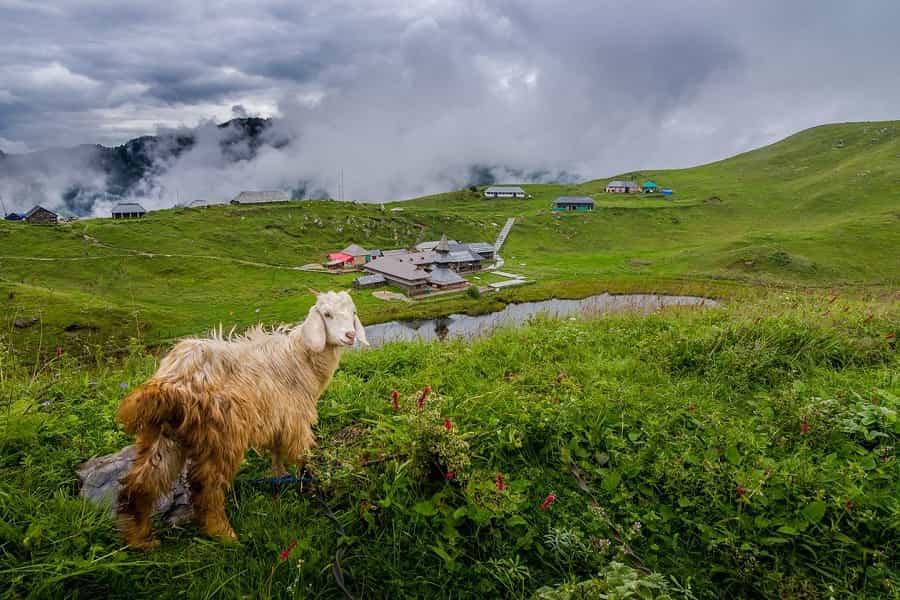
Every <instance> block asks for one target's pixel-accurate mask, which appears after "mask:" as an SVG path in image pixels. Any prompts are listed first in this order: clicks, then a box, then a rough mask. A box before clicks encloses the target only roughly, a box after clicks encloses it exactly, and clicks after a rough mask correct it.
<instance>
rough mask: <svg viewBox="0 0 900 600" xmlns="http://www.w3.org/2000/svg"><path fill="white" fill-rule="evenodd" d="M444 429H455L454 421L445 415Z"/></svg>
mask: <svg viewBox="0 0 900 600" xmlns="http://www.w3.org/2000/svg"><path fill="white" fill-rule="evenodd" d="M444 429H446V430H447V431H452V430H453V421H451V420H450V419H449V418H447V417H444Z"/></svg>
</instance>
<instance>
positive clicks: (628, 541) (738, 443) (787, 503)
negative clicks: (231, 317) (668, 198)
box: [0, 296, 900, 598]
mask: <svg viewBox="0 0 900 600" xmlns="http://www.w3.org/2000/svg"><path fill="white" fill-rule="evenodd" d="M898 329H900V311H898V309H897V307H896V306H895V305H893V306H892V305H889V304H868V305H867V304H862V303H856V302H845V301H844V300H842V299H836V300H833V301H831V302H829V299H828V298H821V299H816V298H812V299H811V298H807V297H802V298H801V297H790V296H789V297H783V296H777V297H770V298H769V299H768V300H764V301H757V302H755V303H752V304H749V305H747V306H734V305H732V306H722V307H718V308H710V309H674V308H673V309H665V310H662V311H658V312H656V313H654V314H651V315H649V316H640V315H637V314H625V315H617V316H607V317H602V318H597V319H592V320H588V321H584V322H581V321H578V322H575V321H568V320H567V321H552V320H543V319H538V320H536V321H535V322H533V323H531V324H530V325H528V326H525V327H523V328H521V329H518V330H506V331H502V332H500V333H498V334H496V335H493V336H491V337H487V338H484V339H480V340H476V341H474V342H471V343H465V342H460V341H453V342H448V343H439V344H420V343H413V344H391V345H389V346H387V347H385V348H382V349H378V350H374V351H366V352H358V353H351V354H348V355H346V357H345V360H344V361H343V364H342V367H341V369H340V370H339V371H338V374H337V375H336V377H335V379H334V382H333V384H332V385H331V387H330V388H329V390H328V392H327V393H326V395H325V396H324V397H323V399H322V401H321V403H320V417H321V420H320V425H319V427H318V430H317V436H318V440H319V442H320V447H319V448H318V449H317V450H316V453H315V455H314V457H313V459H312V461H311V468H312V470H313V472H314V474H315V476H316V479H317V483H316V486H317V487H318V489H319V490H320V492H321V493H322V494H323V496H324V498H325V499H326V502H327V503H328V505H329V506H330V507H331V509H332V510H334V512H335V514H336V516H337V518H338V520H339V521H340V523H341V525H342V527H343V529H344V530H345V535H344V536H337V535H336V534H335V528H334V525H333V523H332V522H330V521H329V520H328V519H327V518H326V516H325V514H324V512H323V509H322V508H321V506H320V505H319V504H318V503H317V501H316V500H315V499H314V497H313V496H312V495H311V490H310V489H303V490H301V489H297V488H289V489H283V490H281V491H280V492H278V493H275V494H273V492H272V490H271V489H270V488H269V487H268V486H265V485H263V486H260V485H258V484H257V483H255V481H256V480H257V479H258V478H261V477H264V476H265V475H266V467H267V465H266V461H265V460H263V459H262V458H260V457H258V456H256V455H255V454H253V453H251V454H249V455H248V457H247V460H246V463H245V465H244V467H243V469H242V471H241V473H240V474H239V476H238V479H237V481H236V483H235V486H234V488H233V490H232V491H231V493H230V494H229V497H228V511H229V514H230V516H231V518H232V521H233V523H234V525H235V528H236V529H237V531H238V532H239V533H240V534H241V536H242V537H241V541H240V544H239V545H237V546H222V545H218V544H216V543H214V542H211V541H209V540H205V539H203V538H200V537H197V535H198V534H197V531H196V530H195V529H194V528H193V527H186V528H184V529H177V530H173V529H169V530H165V529H160V533H161V537H162V540H163V544H162V547H161V549H160V550H158V551H156V552H154V553H152V554H148V555H141V554H135V553H132V552H129V551H127V550H125V549H124V548H122V547H121V541H120V539H119V537H118V535H117V534H116V532H115V531H114V529H113V526H112V524H111V523H110V522H109V520H108V519H107V518H106V516H105V514H104V513H103V512H102V511H101V510H98V509H95V508H94V507H90V506H87V505H85V503H84V502H83V501H81V500H80V499H79V498H78V496H77V485H76V481H75V477H74V471H75V469H76V468H77V466H78V465H79V464H80V463H81V462H82V461H84V460H86V459H88V458H90V457H91V456H95V455H99V454H105V453H108V452H112V451H115V450H118V449H119V448H120V447H122V446H123V445H124V444H126V443H127V441H128V440H127V439H126V438H125V437H124V436H123V435H122V434H121V433H120V432H119V431H118V430H117V428H116V426H115V424H114V422H113V418H112V415H113V412H114V410H115V407H116V405H117V403H118V401H119V399H120V397H121V396H122V395H123V393H124V392H125V389H123V388H131V387H132V386H134V385H137V384H139V383H140V382H141V381H142V380H143V379H144V378H145V377H146V376H147V375H149V374H150V373H151V372H152V370H153V368H154V366H155V363H156V358H155V357H154V356H153V355H148V354H145V353H144V352H143V351H142V350H141V348H140V347H139V346H137V345H135V346H134V347H133V348H132V350H131V352H130V354H129V357H128V358H127V359H125V360H115V361H109V360H107V359H106V358H105V357H103V356H97V357H95V359H94V360H85V359H81V360H79V361H76V360H75V359H73V358H70V357H67V356H65V355H63V356H62V357H60V358H59V359H54V360H53V361H52V362H51V363H50V364H47V365H43V366H42V367H41V368H40V369H38V370H37V375H36V376H33V373H34V366H33V364H31V363H30V361H29V360H27V359H26V357H21V356H17V355H14V354H11V353H10V352H8V351H0V398H2V401H3V402H4V406H3V410H2V413H3V416H2V428H0V597H3V598H20V597H29V596H30V597H48V598H49V597H53V598H56V597H66V596H67V597H82V598H89V597H149V596H153V597H156V598H169V597H190V598H210V597H225V598H246V597H254V598H255V597H261V598H268V597H278V598H282V597H283V598H336V597H340V594H339V592H338V590H337V588H336V586H335V583H334V579H333V574H332V563H333V561H334V557H335V553H336V551H337V550H338V549H339V548H345V551H344V557H343V559H342V560H341V566H342V572H343V575H344V577H345V578H346V583H347V586H348V588H349V589H350V590H351V591H352V592H353V593H354V595H355V596H356V597H359V598H405V597H441V598H475V597H506V598H524V597H532V596H534V597H540V598H579V597H599V594H610V593H619V594H620V595H619V596H616V597H631V596H628V595H627V594H626V590H629V589H630V590H632V591H634V590H640V591H641V593H642V594H644V595H642V596H640V597H658V598H663V597H671V598H676V597H685V598H688V597H696V598H721V597H785V598H817V597H835V598H838V597H841V598H843V597H858V598H879V597H884V598H891V597H896V595H897V594H898V593H900V574H898V573H897V571H896V556H898V555H900V493H898V491H900V490H898V487H897V486H898V483H897V482H898V481H900V468H898V462H897V457H896V446H897V442H898V438H900V421H898V419H897V412H896V411H897V409H898V397H900V368H898V367H900V360H898V358H900V357H898V348H897V342H896V340H895V339H893V338H891V336H890V334H891V333H892V332H896V331H897V330H898ZM426 385H428V386H431V387H432V388H433V390H434V391H433V393H432V394H431V396H429V397H428V398H427V399H426V400H425V404H424V407H423V409H421V410H420V409H419V408H418V406H417V400H418V398H419V397H420V390H421V389H422V388H423V387H424V386H426ZM394 389H396V390H398V391H399V399H398V407H399V410H397V411H395V410H394V409H393V408H392V405H391V391H392V390H394ZM573 467H574V469H573ZM451 471H452V473H450V474H449V475H448V473H449V472H451ZM573 471H574V472H577V473H578V474H579V477H581V478H582V479H581V481H580V482H579V479H578V478H576V477H575V476H573ZM498 475H499V476H500V478H501V479H502V485H501V484H500V483H499V480H498ZM580 484H581V485H580ZM551 496H552V497H553V500H550V497H551ZM294 540H296V543H295V544H293V542H294ZM288 548H290V551H289V552H288V555H287V559H286V560H281V558H280V556H279V555H280V553H281V552H282V551H284V550H286V549H288ZM633 593H636V592H633Z"/></svg>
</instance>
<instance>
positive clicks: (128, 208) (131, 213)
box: [112, 202, 147, 219]
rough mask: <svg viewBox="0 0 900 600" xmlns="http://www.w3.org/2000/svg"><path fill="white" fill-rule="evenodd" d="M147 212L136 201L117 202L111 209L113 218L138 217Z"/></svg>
mask: <svg viewBox="0 0 900 600" xmlns="http://www.w3.org/2000/svg"><path fill="white" fill-rule="evenodd" d="M146 214H147V211H146V210H145V209H144V207H143V206H141V205H140V204H138V203H137V202H119V203H118V204H116V205H115V206H114V207H113V209H112V218H113V219H140V218H141V217H143V216H144V215H146Z"/></svg>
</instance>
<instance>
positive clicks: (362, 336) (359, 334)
mask: <svg viewBox="0 0 900 600" xmlns="http://www.w3.org/2000/svg"><path fill="white" fill-rule="evenodd" d="M353 329H354V330H355V331H356V340H357V341H358V342H359V343H360V344H362V345H363V346H368V345H369V340H367V339H366V328H365V327H363V324H362V322H361V321H360V320H359V317H357V316H356V315H353Z"/></svg>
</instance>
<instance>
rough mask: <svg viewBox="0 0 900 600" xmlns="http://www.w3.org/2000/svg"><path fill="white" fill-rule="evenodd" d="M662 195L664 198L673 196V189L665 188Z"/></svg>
mask: <svg viewBox="0 0 900 600" xmlns="http://www.w3.org/2000/svg"><path fill="white" fill-rule="evenodd" d="M662 195H663V196H671V195H672V188H663V189H662Z"/></svg>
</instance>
